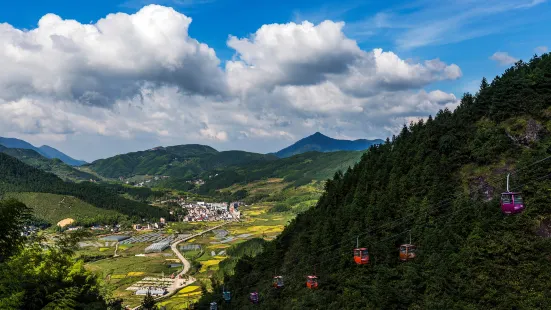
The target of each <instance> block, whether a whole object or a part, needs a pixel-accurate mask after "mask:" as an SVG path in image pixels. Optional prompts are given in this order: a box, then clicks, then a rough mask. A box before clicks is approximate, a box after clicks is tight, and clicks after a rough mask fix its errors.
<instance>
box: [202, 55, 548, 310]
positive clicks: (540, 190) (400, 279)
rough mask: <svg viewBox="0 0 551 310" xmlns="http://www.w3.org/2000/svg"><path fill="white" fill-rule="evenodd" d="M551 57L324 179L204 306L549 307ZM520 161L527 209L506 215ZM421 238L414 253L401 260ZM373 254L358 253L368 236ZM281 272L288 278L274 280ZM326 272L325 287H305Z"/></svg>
mask: <svg viewBox="0 0 551 310" xmlns="http://www.w3.org/2000/svg"><path fill="white" fill-rule="evenodd" d="M550 85H551V56H550V55H549V54H545V55H542V56H541V57H538V56H535V57H534V58H533V59H532V60H530V62H528V63H524V62H518V63H517V64H515V65H514V66H513V67H512V68H510V69H508V70H507V71H506V72H505V73H504V74H503V75H502V76H499V77H496V78H495V79H494V80H493V81H492V82H491V83H488V82H487V81H486V80H485V79H484V80H483V81H482V82H481V87H480V91H479V92H478V93H477V94H474V95H472V94H465V95H464V96H463V98H462V99H461V103H460V105H459V106H458V107H457V108H456V110H455V111H454V112H450V111H449V110H443V111H439V112H438V113H437V115H436V117H435V118H432V117H429V118H428V120H426V121H419V122H417V123H412V124H410V126H404V128H403V129H402V131H401V133H400V134H399V135H398V136H395V137H392V139H387V141H386V143H385V144H383V145H380V146H377V147H372V148H370V150H369V151H368V152H367V153H366V154H365V155H363V157H362V159H361V161H360V163H358V164H357V165H354V167H353V168H350V169H347V170H346V171H345V172H344V173H337V174H335V175H334V177H333V178H332V179H331V180H328V182H327V183H326V185H325V192H324V194H323V195H322V197H321V199H320V200H319V202H318V204H317V205H316V207H314V208H311V209H310V210H308V211H306V212H304V213H303V214H301V215H299V216H298V217H297V218H296V219H295V220H294V221H293V222H292V223H291V224H290V225H289V226H288V227H287V228H286V229H285V230H284V231H283V233H282V234H281V235H280V236H279V237H278V238H277V239H276V240H275V241H273V242H270V243H269V244H268V245H267V247H266V249H265V250H264V251H263V252H262V253H261V254H259V255H257V256H256V257H255V258H248V257H245V258H243V259H241V260H240V261H239V262H238V263H237V264H236V266H235V274H234V275H233V276H226V277H225V279H224V286H225V287H226V289H228V290H230V291H232V294H233V299H232V301H231V304H226V303H223V300H222V298H221V295H220V294H219V293H218V292H220V291H221V288H220V287H216V288H215V289H214V292H216V293H213V294H209V295H206V296H204V297H203V298H202V300H201V302H200V304H199V307H200V308H203V307H207V305H208V303H209V302H211V301H217V302H218V304H219V308H222V309H227V308H231V309H248V308H251V309H252V308H254V307H253V306H252V305H251V304H250V302H249V301H248V300H247V297H248V294H249V293H250V292H252V291H256V290H257V291H258V292H259V293H260V300H261V304H262V305H261V306H262V308H263V309H490V308H491V309H546V308H549V307H550V306H551V295H550V294H548V292H549V283H551V264H550V263H549V257H551V239H549V238H548V237H549V235H548V234H545V233H542V232H545V231H548V230H549V229H550V228H551V227H548V226H546V225H548V224H546V223H549V219H550V218H551V204H550V203H549V202H550V201H551V193H550V192H549V188H550V187H551V182H550V181H549V172H550V171H551V160H544V161H541V162H538V160H540V159H543V158H547V157H549V156H550V155H551V148H550V147H551V137H550V134H549V132H550V131H551V107H550V106H551V88H550V87H549V86H550ZM508 172H513V174H512V179H511V188H512V189H515V190H522V191H523V193H524V196H525V203H526V205H527V209H526V211H525V212H524V213H522V214H518V215H514V216H506V215H503V214H502V213H501V210H500V207H499V193H500V192H502V191H505V179H506V174H507V173H508ZM410 233H411V241H412V243H414V244H416V245H417V247H418V253H417V254H418V256H417V258H416V259H415V260H413V261H410V262H407V263H402V262H400V261H399V260H398V247H399V246H400V244H402V243H406V242H409V234H410ZM357 237H359V238H358V239H359V243H360V246H362V247H367V248H368V249H369V252H370V257H371V261H370V263H369V265H364V266H358V265H356V264H355V263H354V262H353V259H352V255H353V251H352V250H353V248H354V247H355V245H356V238H357ZM274 270H277V271H278V272H279V273H281V275H283V276H284V277H285V288H284V289H282V290H278V291H274V290H273V289H272V288H271V287H270V284H271V278H272V275H273V273H274ZM314 273H315V274H316V275H317V276H318V277H319V283H320V288H319V289H318V290H314V291H312V290H309V289H307V288H306V287H305V281H306V278H305V276H306V275H308V274H314Z"/></svg>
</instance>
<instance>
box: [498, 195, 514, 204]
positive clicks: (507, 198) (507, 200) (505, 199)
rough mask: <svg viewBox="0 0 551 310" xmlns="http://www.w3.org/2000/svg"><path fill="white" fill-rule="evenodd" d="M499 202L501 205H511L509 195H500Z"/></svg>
mask: <svg viewBox="0 0 551 310" xmlns="http://www.w3.org/2000/svg"><path fill="white" fill-rule="evenodd" d="M501 200H502V201H503V203H513V201H512V199H511V195H501Z"/></svg>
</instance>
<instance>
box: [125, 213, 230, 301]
mask: <svg viewBox="0 0 551 310" xmlns="http://www.w3.org/2000/svg"><path fill="white" fill-rule="evenodd" d="M226 224H228V222H225V223H223V224H220V225H218V226H214V227H211V228H209V229H207V230H204V231H202V232H200V233H197V234H194V235H191V236H188V237H186V238H184V239H180V240H177V241H175V242H174V243H172V244H171V245H170V248H171V249H172V252H174V254H176V256H177V257H178V259H179V260H180V261H181V262H182V266H183V268H182V271H181V272H180V273H178V275H177V276H176V277H175V281H174V282H173V283H172V285H171V286H170V287H169V288H168V294H166V295H163V296H159V297H157V298H155V300H157V301H158V300H160V299H164V298H167V297H170V296H172V295H174V294H175V293H177V292H178V291H179V290H181V289H182V288H184V287H186V286H188V285H190V284H191V283H193V282H195V278H193V277H191V276H190V277H188V278H187V279H186V280H184V279H180V276H182V278H183V277H184V275H185V274H186V273H188V272H189V270H190V269H191V264H190V262H189V261H188V260H187V259H186V258H185V257H184V255H182V253H180V250H178V244H180V243H182V242H185V241H188V240H191V239H193V238H196V237H199V236H201V235H203V234H205V233H207V232H209V231H212V230H215V229H217V228H220V227H222V226H224V225H226ZM140 307H141V306H138V307H136V308H133V309H132V310H137V309H140Z"/></svg>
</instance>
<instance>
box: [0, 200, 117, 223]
mask: <svg viewBox="0 0 551 310" xmlns="http://www.w3.org/2000/svg"><path fill="white" fill-rule="evenodd" d="M5 196H6V198H15V199H17V200H19V201H21V202H23V203H24V204H26V205H27V206H28V207H31V208H32V209H33V213H34V215H35V216H36V217H38V218H40V219H44V220H46V221H47V222H49V223H50V224H52V225H55V224H56V223H57V222H59V221H60V220H62V219H65V218H72V219H74V220H76V221H83V220H86V219H87V218H93V217H97V216H98V214H102V215H103V216H106V217H123V215H122V214H121V213H119V212H116V211H113V210H104V209H100V208H96V207H94V206H93V205H91V204H89V203H86V202H84V201H82V200H80V199H77V198H75V197H72V196H66V195H56V194H48V193H6V194H5Z"/></svg>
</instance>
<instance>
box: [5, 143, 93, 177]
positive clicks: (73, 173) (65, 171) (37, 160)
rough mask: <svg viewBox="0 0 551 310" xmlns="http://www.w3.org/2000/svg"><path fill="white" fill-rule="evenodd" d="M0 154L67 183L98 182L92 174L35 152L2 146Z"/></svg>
mask: <svg viewBox="0 0 551 310" xmlns="http://www.w3.org/2000/svg"><path fill="white" fill-rule="evenodd" d="M0 152H2V153H5V154H7V155H10V156H12V157H15V158H17V159H19V160H20V161H22V162H24V163H26V164H27V165H30V166H33V167H35V168H38V169H40V170H43V171H46V172H50V173H53V174H55V175H57V176H58V177H60V178H61V179H62V180H65V181H89V180H98V177H96V176H94V175H92V174H90V173H87V172H84V171H80V170H79V169H78V168H74V167H72V166H69V165H67V164H65V163H63V162H62V161H61V160H59V159H56V158H55V159H49V158H46V157H44V156H42V155H40V154H38V153H37V152H36V151H34V150H29V149H14V148H7V147H4V146H2V145H0Z"/></svg>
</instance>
